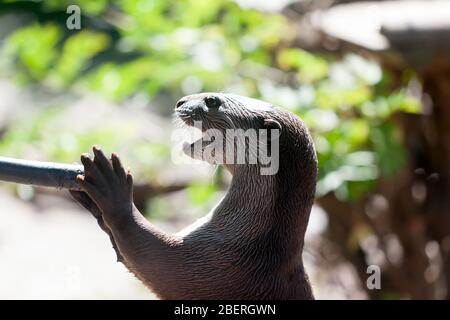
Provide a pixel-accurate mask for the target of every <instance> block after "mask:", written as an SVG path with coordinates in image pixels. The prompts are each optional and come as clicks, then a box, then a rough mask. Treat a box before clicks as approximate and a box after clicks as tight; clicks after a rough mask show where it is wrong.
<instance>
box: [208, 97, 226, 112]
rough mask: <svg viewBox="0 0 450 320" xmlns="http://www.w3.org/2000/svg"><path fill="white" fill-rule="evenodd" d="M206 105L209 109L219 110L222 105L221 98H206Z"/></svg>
mask: <svg viewBox="0 0 450 320" xmlns="http://www.w3.org/2000/svg"><path fill="white" fill-rule="evenodd" d="M205 104H206V106H207V107H208V108H213V109H214V108H216V109H217V108H218V107H220V106H221V105H222V101H221V100H220V99H219V97H216V96H211V97H206V98H205Z"/></svg>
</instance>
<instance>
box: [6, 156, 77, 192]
mask: <svg viewBox="0 0 450 320" xmlns="http://www.w3.org/2000/svg"><path fill="white" fill-rule="evenodd" d="M79 174H84V168H83V166H81V165H75V164H63V163H54V162H43V161H30V160H22V159H13V158H5V157H0V181H7V182H13V183H20V184H28V185H34V186H43V187H51V188H58V189H70V190H79V187H78V184H77V183H76V181H75V178H76V176H77V175H79Z"/></svg>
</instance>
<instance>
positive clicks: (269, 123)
mask: <svg viewBox="0 0 450 320" xmlns="http://www.w3.org/2000/svg"><path fill="white" fill-rule="evenodd" d="M264 128H265V129H278V130H280V131H281V124H280V123H279V122H278V121H277V120H274V119H264Z"/></svg>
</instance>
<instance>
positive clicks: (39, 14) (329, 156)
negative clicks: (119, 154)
mask: <svg viewBox="0 0 450 320" xmlns="http://www.w3.org/2000/svg"><path fill="white" fill-rule="evenodd" d="M71 4H77V5H79V6H80V7H81V12H82V14H83V16H82V18H81V24H82V28H81V30H79V31H72V30H68V29H67V28H66V26H65V19H66V18H67V17H68V14H66V12H65V10H66V8H67V6H68V5H71ZM5 13H15V14H18V15H25V16H27V17H28V18H29V19H27V21H28V22H27V23H25V24H24V25H23V26H21V27H20V28H17V29H15V30H13V31H12V32H11V33H10V34H9V36H8V37H7V38H6V39H5V41H4V44H3V46H2V47H1V53H0V54H1V57H0V59H1V65H3V66H6V67H5V68H3V69H2V70H1V73H2V75H3V76H11V77H14V78H15V79H16V80H18V81H19V82H20V83H22V84H34V85H39V86H42V87H45V88H51V89H52V90H67V89H71V90H74V91H77V90H81V91H83V92H84V91H94V92H96V93H98V94H101V95H103V96H104V97H105V98H107V99H112V100H116V101H120V100H125V99H128V98H130V97H133V96H135V95H137V94H139V95H145V96H146V97H148V98H149V100H150V101H155V100H157V99H158V97H162V96H163V97H165V98H166V100H165V101H169V100H170V101H173V102H174V101H176V100H177V99H178V98H179V97H180V96H181V95H185V94H191V93H196V92H200V91H225V92H234V93H238V94H243V95H248V96H253V97H257V98H262V99H264V100H267V101H270V102H272V103H275V104H279V105H281V106H284V107H286V108H289V109H290V110H291V111H293V112H295V113H297V114H298V115H300V116H301V117H302V118H303V119H304V120H305V121H306V123H307V124H308V126H309V127H310V129H311V131H312V134H313V136H314V139H315V143H316V148H317V152H318V157H319V165H320V169H319V185H318V196H321V195H323V194H325V193H327V192H336V194H337V196H338V197H339V198H341V199H342V200H346V201H352V200H355V199H358V198H359V197H361V196H363V195H365V194H366V193H367V192H368V191H370V190H371V189H372V188H373V187H374V186H375V184H376V181H377V179H378V178H379V177H380V176H381V175H385V176H386V175H392V174H394V173H395V172H397V171H398V170H399V168H400V167H401V166H402V163H403V161H404V158H405V153H404V151H403V149H402V146H401V143H400V142H401V139H400V138H401V137H399V134H398V131H397V130H396V127H395V126H394V124H393V123H392V122H391V120H390V115H391V114H392V113H394V112H399V111H401V112H413V113H416V112H420V104H419V102H418V101H417V100H416V99H415V98H413V97H412V96H411V95H409V94H408V90H406V89H404V90H400V91H397V92H390V90H389V78H388V76H387V74H385V73H384V72H383V71H382V70H381V69H380V67H379V66H378V65H377V64H375V63H373V62H369V61H367V60H365V59H363V58H361V57H359V56H357V55H348V56H345V57H344V58H341V59H338V58H336V57H333V56H325V55H319V54H311V53H308V52H306V51H304V50H301V49H298V48H293V47H291V44H292V40H293V39H294V37H295V30H296V28H294V27H293V26H292V25H291V24H290V23H289V22H288V21H286V20H285V19H284V18H283V17H282V16H280V15H276V14H266V13H262V12H258V11H256V10H250V9H242V8H240V7H239V6H238V5H237V4H236V3H234V2H233V1H228V0H217V1H209V0H183V1H181V0H177V1H165V0H152V1H149V0H114V1H106V0H104V1H56V0H55V1H53V0H48V1H7V2H3V3H2V4H1V5H0V14H5ZM30 17H31V18H30ZM53 117H58V113H57V112H55V111H48V110H46V111H45V110H44V111H43V112H42V114H40V115H38V116H36V117H35V118H33V119H31V120H29V122H27V123H22V124H17V125H16V126H14V127H12V128H11V129H10V130H8V131H7V132H6V135H5V136H4V137H3V139H2V141H1V143H0V153H1V154H15V155H20V154H21V151H20V149H21V148H23V146H24V145H26V144H30V143H33V144H35V145H36V146H37V147H38V148H41V150H42V152H43V153H44V154H45V155H46V156H47V157H48V158H50V159H53V160H58V161H73V160H74V159H76V158H77V155H78V153H80V152H82V151H86V150H88V148H89V146H90V145H91V144H93V143H96V144H102V145H105V146H107V147H108V146H109V147H111V148H116V147H117V146H118V145H120V144H128V145H129V143H130V141H131V140H132V137H126V136H124V135H117V130H116V131H115V130H111V129H110V128H98V130H95V131H93V132H88V133H84V134H79V133H78V134H77V135H72V136H70V137H71V138H67V136H66V138H64V137H65V135H64V134H62V135H61V134H57V133H56V132H52V130H49V129H48V127H47V126H46V121H47V120H48V119H53ZM131 135H132V134H131ZM64 139H66V140H64ZM67 139H69V140H70V141H72V143H67V141H68V140H67ZM61 140H63V141H61ZM124 141H125V142H124ZM112 143H113V144H114V145H111V144H112ZM68 148H69V149H68ZM167 148H168V147H167ZM150 149H151V150H150ZM127 150H138V151H133V152H138V153H140V154H142V155H143V156H140V157H139V158H140V159H150V160H147V161H145V160H142V161H140V162H138V163H139V165H141V166H143V167H144V166H147V167H150V168H151V167H154V165H152V163H151V162H152V161H157V160H156V159H157V158H158V157H159V156H163V155H167V154H168V152H166V151H164V150H166V148H165V147H164V146H153V147H152V146H147V147H145V146H139V147H137V148H128V149H127ZM130 152H131V151H130ZM167 157H168V156H167ZM165 159H167V158H165ZM216 190H217V188H216V187H215V186H204V185H200V184H198V183H197V182H195V183H194V184H193V185H192V186H191V188H190V189H189V195H190V198H191V200H192V203H193V204H194V205H195V204H196V203H201V202H204V201H205V199H209V198H210V197H211V195H212V194H214V193H215V192H216Z"/></svg>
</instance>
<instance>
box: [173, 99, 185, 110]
mask: <svg viewBox="0 0 450 320" xmlns="http://www.w3.org/2000/svg"><path fill="white" fill-rule="evenodd" d="M186 101H187V100H186V99H180V100H178V102H177V104H176V105H175V109H178V108H179V107H181V106H182V105H183V104H185V103H186Z"/></svg>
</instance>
